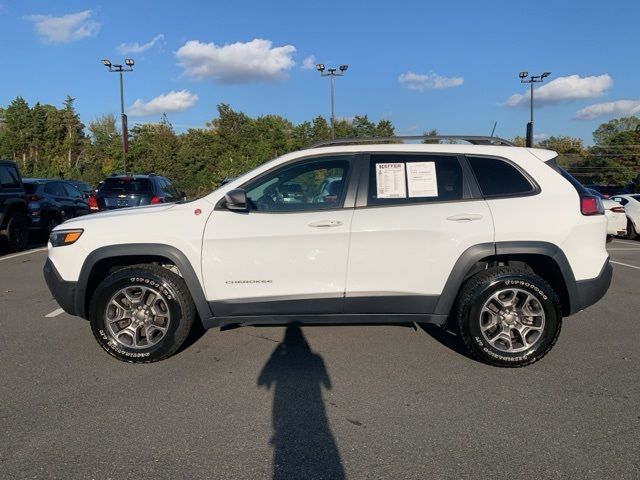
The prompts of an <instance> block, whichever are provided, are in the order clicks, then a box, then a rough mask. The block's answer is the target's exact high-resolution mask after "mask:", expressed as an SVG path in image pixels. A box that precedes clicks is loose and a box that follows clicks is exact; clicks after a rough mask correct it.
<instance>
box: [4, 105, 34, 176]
mask: <svg viewBox="0 0 640 480" xmlns="http://www.w3.org/2000/svg"><path fill="white" fill-rule="evenodd" d="M5 122H6V125H7V144H8V147H9V149H10V151H11V153H12V157H13V159H14V160H18V159H21V160H22V170H24V171H25V172H26V171H28V168H27V155H28V154H29V146H30V141H31V137H30V135H31V110H30V109H29V104H28V103H27V102H26V101H25V100H24V98H22V97H16V98H15V99H14V100H13V101H12V102H11V103H10V104H9V106H8V107H7V109H6V111H5Z"/></svg>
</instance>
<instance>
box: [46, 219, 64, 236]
mask: <svg viewBox="0 0 640 480" xmlns="http://www.w3.org/2000/svg"><path fill="white" fill-rule="evenodd" d="M60 223H61V222H60V218H58V217H56V216H55V215H52V216H50V217H49V218H48V219H47V222H46V224H45V226H44V228H43V230H42V234H43V235H44V237H45V238H48V237H49V234H50V233H51V231H52V230H53V229H54V228H56V227H57V226H58V225H60Z"/></svg>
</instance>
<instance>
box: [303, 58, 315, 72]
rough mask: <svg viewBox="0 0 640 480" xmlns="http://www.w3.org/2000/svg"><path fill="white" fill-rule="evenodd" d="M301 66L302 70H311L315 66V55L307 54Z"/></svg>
mask: <svg viewBox="0 0 640 480" xmlns="http://www.w3.org/2000/svg"><path fill="white" fill-rule="evenodd" d="M300 68H302V69H303V70H313V69H315V68H316V57H315V56H313V55H309V56H308V57H305V58H304V60H302V67H300Z"/></svg>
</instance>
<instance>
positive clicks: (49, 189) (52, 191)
mask: <svg viewBox="0 0 640 480" xmlns="http://www.w3.org/2000/svg"><path fill="white" fill-rule="evenodd" d="M44 191H45V193H48V194H49V195H53V196H54V197H68V195H67V192H66V191H65V189H64V184H62V183H60V182H49V183H47V184H46V185H45V187H44Z"/></svg>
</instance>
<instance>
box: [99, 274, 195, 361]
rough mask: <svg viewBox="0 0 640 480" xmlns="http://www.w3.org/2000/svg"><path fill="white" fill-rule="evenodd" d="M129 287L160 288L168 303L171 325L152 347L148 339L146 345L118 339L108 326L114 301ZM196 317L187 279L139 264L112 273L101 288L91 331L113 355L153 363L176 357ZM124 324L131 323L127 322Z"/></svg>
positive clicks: (119, 358)
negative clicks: (120, 292) (147, 344)
mask: <svg viewBox="0 0 640 480" xmlns="http://www.w3.org/2000/svg"><path fill="white" fill-rule="evenodd" d="M129 287H131V288H133V289H135V288H137V287H146V288H153V289H156V291H158V292H159V293H160V294H161V296H162V298H161V299H162V300H163V301H164V302H165V305H164V306H165V308H166V311H167V312H168V313H169V320H168V326H167V328H166V332H165V333H164V335H163V336H162V338H160V340H158V341H157V343H155V344H153V345H151V346H148V347H145V346H144V342H145V341H147V340H146V339H145V337H141V338H143V340H142V342H141V343H142V344H143V346H139V347H138V348H133V347H131V346H127V345H125V344H123V342H122V339H126V338H127V335H126V334H125V335H124V336H122V335H121V336H120V337H116V336H115V334H114V333H113V330H112V329H110V328H109V327H108V325H107V320H106V317H107V315H108V312H107V308H109V304H110V300H111V298H112V297H113V296H114V295H115V294H117V292H119V291H121V290H122V289H124V288H129ZM111 308H113V307H111ZM132 308H133V307H132ZM195 317H196V315H195V306H194V304H193V300H192V298H191V295H190V294H189V290H188V288H187V286H186V284H185V283H184V280H183V279H182V278H181V277H180V276H179V275H176V274H175V273H173V272H172V271H170V270H168V269H166V268H163V267H159V266H156V265H135V266H132V267H127V268H123V269H122V270H118V271H116V272H115V273H113V274H111V275H110V276H108V277H107V278H106V279H104V280H103V281H102V282H101V283H100V285H98V287H97V288H96V291H95V292H94V294H93V297H92V298H91V303H90V306H89V321H90V322H91V330H92V332H93V335H94V337H95V338H96V340H97V341H98V343H99V344H100V346H101V347H102V348H103V349H104V350H105V351H106V352H107V353H109V355H111V356H113V357H115V358H117V359H118V360H121V361H123V362H129V363H152V362H157V361H159V360H164V359H165V358H168V357H170V356H171V355H173V354H174V353H175V352H176V351H177V350H178V349H179V348H180V346H182V344H183V343H184V341H185V339H186V338H187V336H188V335H189V332H190V331H191V327H192V326H193V323H194V319H195ZM132 318H133V317H132ZM154 318H155V317H154ZM130 321H131V322H132V321H133V320H130ZM122 322H124V324H126V323H128V322H127V320H123V321H122ZM114 328H116V327H114ZM140 331H142V330H140ZM144 331H145V332H146V331H147V330H146V329H145V330H144ZM116 334H117V335H120V334H121V333H120V332H116Z"/></svg>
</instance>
